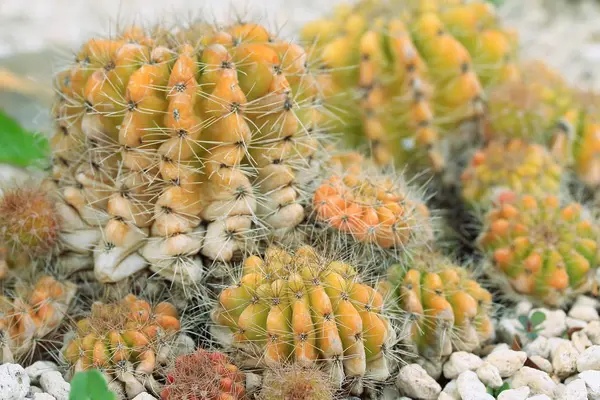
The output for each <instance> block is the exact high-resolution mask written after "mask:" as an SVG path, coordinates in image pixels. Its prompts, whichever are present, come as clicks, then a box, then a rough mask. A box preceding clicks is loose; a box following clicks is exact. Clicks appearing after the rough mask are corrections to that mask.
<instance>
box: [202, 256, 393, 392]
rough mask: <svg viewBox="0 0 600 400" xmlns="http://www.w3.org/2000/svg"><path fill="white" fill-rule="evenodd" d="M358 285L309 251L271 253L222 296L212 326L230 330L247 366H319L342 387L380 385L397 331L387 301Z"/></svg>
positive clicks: (351, 272) (350, 274)
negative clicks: (387, 314)
mask: <svg viewBox="0 0 600 400" xmlns="http://www.w3.org/2000/svg"><path fill="white" fill-rule="evenodd" d="M357 278H358V276H357V273H356V270H355V269H354V267H352V266H351V265H348V264H345V263H343V262H341V261H328V260H326V259H325V258H324V257H322V256H320V255H319V254H318V253H317V252H316V251H315V250H314V249H313V248H311V247H308V246H306V247H302V248H300V249H298V250H297V251H296V252H295V253H288V252H286V251H285V250H283V249H281V248H278V247H270V248H269V249H268V250H267V251H266V254H265V257H264V259H261V258H260V257H257V256H252V257H249V258H247V259H246V261H245V262H244V266H243V273H242V278H241V280H240V281H239V283H237V284H236V285H234V286H231V287H229V288H227V289H225V290H223V291H222V292H221V294H220V296H219V303H218V306H217V307H216V308H215V309H214V311H213V314H212V318H213V320H214V321H215V322H216V323H218V324H219V325H222V326H226V327H229V329H230V330H231V332H232V335H233V345H234V347H238V348H240V349H243V351H244V353H245V354H247V355H248V356H249V357H251V361H250V362H253V363H259V365H260V364H262V365H266V366H281V365H283V364H285V363H287V362H295V363H298V364H299V365H304V366H311V365H314V364H316V363H319V364H322V365H323V366H324V368H325V369H326V370H327V371H328V373H329V374H330V377H331V379H332V380H333V381H334V382H335V383H336V384H338V385H339V384H342V382H344V380H345V379H352V380H354V381H357V380H358V381H361V380H362V379H363V378H369V379H372V380H376V381H382V380H385V379H386V378H388V376H389V374H390V371H389V366H388V357H389V353H388V350H390V343H392V342H393V340H394V331H393V329H392V326H391V325H390V323H389V322H388V320H387V319H386V317H385V316H384V315H383V314H382V312H383V309H382V307H383V298H382V296H381V295H380V294H379V293H377V292H376V291H375V290H374V289H373V288H371V287H369V286H367V285H365V284H362V283H360V282H359V281H358V279H357ZM254 360H256V361H254Z"/></svg>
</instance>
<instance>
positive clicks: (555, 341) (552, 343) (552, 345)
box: [548, 337, 573, 358]
mask: <svg viewBox="0 0 600 400" xmlns="http://www.w3.org/2000/svg"><path fill="white" fill-rule="evenodd" d="M566 343H568V344H573V343H571V341H570V340H569V339H565V338H557V337H553V338H549V339H548V348H549V349H550V358H552V352H553V351H554V350H555V349H556V348H557V347H558V346H559V345H561V344H566Z"/></svg>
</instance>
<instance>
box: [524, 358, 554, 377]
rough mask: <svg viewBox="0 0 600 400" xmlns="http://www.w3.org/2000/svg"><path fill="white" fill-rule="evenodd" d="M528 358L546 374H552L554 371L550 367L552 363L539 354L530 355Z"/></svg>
mask: <svg viewBox="0 0 600 400" xmlns="http://www.w3.org/2000/svg"><path fill="white" fill-rule="evenodd" d="M529 359H530V360H531V361H532V362H533V363H534V364H535V365H537V366H538V367H539V368H540V369H541V370H542V371H544V372H546V373H547V374H552V372H554V369H553V368H552V363H551V362H550V361H548V360H546V359H545V358H543V357H540V356H531V357H529Z"/></svg>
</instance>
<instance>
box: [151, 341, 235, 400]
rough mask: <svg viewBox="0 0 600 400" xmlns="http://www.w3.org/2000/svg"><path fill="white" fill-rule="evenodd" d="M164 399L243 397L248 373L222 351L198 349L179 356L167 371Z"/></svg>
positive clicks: (221, 399) (215, 399)
mask: <svg viewBox="0 0 600 400" xmlns="http://www.w3.org/2000/svg"><path fill="white" fill-rule="evenodd" d="M161 398H162V399H163V400H179V399H182V400H187V399H190V400H191V399H203V400H242V399H245V398H246V390H245V376H244V374H243V373H242V372H240V371H239V369H238V368H237V367H236V366H235V365H233V364H231V363H230V362H229V360H228V357H227V356H226V355H225V354H223V353H219V352H208V351H206V350H204V349H201V348H200V349H198V350H197V351H196V352H195V353H193V354H186V355H182V356H179V357H177V359H176V360H175V366H174V368H173V369H172V370H171V371H169V372H168V373H167V384H166V385H165V388H164V389H163V390H162V392H161Z"/></svg>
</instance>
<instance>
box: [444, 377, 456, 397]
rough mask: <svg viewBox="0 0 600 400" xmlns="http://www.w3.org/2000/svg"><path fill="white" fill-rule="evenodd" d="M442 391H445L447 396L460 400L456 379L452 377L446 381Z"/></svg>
mask: <svg viewBox="0 0 600 400" xmlns="http://www.w3.org/2000/svg"><path fill="white" fill-rule="evenodd" d="M442 393H446V394H447V395H448V396H450V397H452V398H453V399H457V400H460V393H458V387H457V386H456V379H452V380H451V381H450V382H448V383H446V386H444V390H443V391H442Z"/></svg>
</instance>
